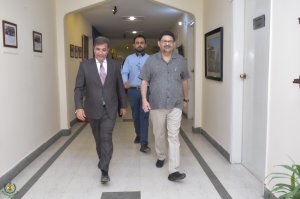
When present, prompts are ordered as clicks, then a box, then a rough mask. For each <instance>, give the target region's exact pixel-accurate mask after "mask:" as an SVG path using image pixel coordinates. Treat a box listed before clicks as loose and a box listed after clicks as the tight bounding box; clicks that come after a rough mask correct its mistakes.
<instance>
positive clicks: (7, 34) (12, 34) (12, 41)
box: [2, 20, 18, 48]
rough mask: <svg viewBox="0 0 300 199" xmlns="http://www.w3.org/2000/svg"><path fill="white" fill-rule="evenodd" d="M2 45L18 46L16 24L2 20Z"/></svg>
mask: <svg viewBox="0 0 300 199" xmlns="http://www.w3.org/2000/svg"><path fill="white" fill-rule="evenodd" d="M2 30H3V45H4V46H5V47H11V48H18V34H17V24H14V23H11V22H8V21H4V20H2Z"/></svg>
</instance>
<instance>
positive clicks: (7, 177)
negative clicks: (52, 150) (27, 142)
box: [0, 129, 71, 189]
mask: <svg viewBox="0 0 300 199" xmlns="http://www.w3.org/2000/svg"><path fill="white" fill-rule="evenodd" d="M70 134H71V131H70V130H69V129H62V130H60V131H59V132H58V133H56V134H55V135H54V136H53V137H51V138H50V139H49V140H48V141H47V142H45V143H44V144H42V145H41V146H40V147H38V148H37V149H36V150H34V151H33V152H32V153H31V154H29V155H28V156H27V157H25V158H24V159H23V160H21V161H20V162H19V163H18V164H17V165H16V166H15V167H13V168H12V169H11V170H9V171H8V172H7V173H5V174H4V175H3V176H1V177H0V189H2V188H3V187H4V186H5V185H6V184H7V183H9V182H10V181H11V180H12V179H14V178H15V177H16V176H17V175H18V174H19V173H20V172H21V171H22V170H23V169H24V168H26V167H27V166H28V165H29V164H30V163H31V162H32V161H34V160H35V159H36V158H37V157H38V156H39V155H40V154H42V153H43V152H44V151H45V150H46V149H47V148H48V147H49V146H51V145H52V144H53V143H55V142H56V141H57V140H58V139H59V138H60V137H62V136H67V135H70Z"/></svg>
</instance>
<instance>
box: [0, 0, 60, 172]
mask: <svg viewBox="0 0 300 199" xmlns="http://www.w3.org/2000/svg"><path fill="white" fill-rule="evenodd" d="M0 5H1V6H0V20H6V21H9V22H12V23H15V24H17V34H18V48H7V47H3V41H2V25H1V40H0V60H1V63H0V64H1V65H0V85H2V87H1V92H0V99H1V104H2V106H1V114H0V137H1V139H0V151H1V164H0V176H2V175H3V174H5V173H6V172H7V171H8V170H10V169H11V168H12V167H13V166H15V165H16V164H17V163H18V162H19V161H20V160H22V159H23V158H24V157H26V156H27V155H28V154H30V153H31V152H32V151H34V150H35V149H36V148H37V147H39V146H40V145H41V144H42V143H44V142H45V141H47V140H48V139H49V138H50V137H52V136H53V135H54V134H56V133H57V132H58V131H59V130H60V129H61V128H60V116H61V115H60V114H59V100H58V84H57V67H56V66H57V64H56V37H55V32H56V24H55V18H54V16H55V11H54V10H55V9H54V2H53V1H45V0H42V1H40V0H27V1H25V2H23V1H18V0H11V1H5V0H0ZM33 30H34V31H38V32H40V33H42V39H43V40H42V41H43V52H42V53H37V52H33V44H32V31H33Z"/></svg>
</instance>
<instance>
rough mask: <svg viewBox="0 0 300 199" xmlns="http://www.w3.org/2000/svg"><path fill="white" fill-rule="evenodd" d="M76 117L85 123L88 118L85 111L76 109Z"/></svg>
mask: <svg viewBox="0 0 300 199" xmlns="http://www.w3.org/2000/svg"><path fill="white" fill-rule="evenodd" d="M75 115H76V117H77V118H78V119H79V120H81V121H84V120H85V118H86V116H85V113H84V110H83V109H82V108H80V109H76V111H75Z"/></svg>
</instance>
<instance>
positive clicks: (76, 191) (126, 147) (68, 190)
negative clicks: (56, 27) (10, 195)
mask: <svg viewBox="0 0 300 199" xmlns="http://www.w3.org/2000/svg"><path fill="white" fill-rule="evenodd" d="M80 127H81V128H82V130H80V129H79V128H80ZM182 130H183V132H182V136H180V139H181V171H182V172H185V173H186V174H187V178H186V179H184V180H183V181H180V182H171V181H169V180H168V179H167V176H168V169H167V168H168V164H165V166H164V167H163V168H156V167H155V162H156V155H155V151H154V140H153V134H152V129H150V135H149V142H150V143H149V146H150V147H151V152H150V153H147V154H145V153H141V152H140V151H139V148H140V146H139V145H137V144H134V143H133V140H134V137H135V135H134V133H133V132H134V130H133V124H132V121H131V119H130V118H125V119H124V121H123V120H122V119H120V118H118V120H117V123H116V126H115V129H114V134H113V142H114V153H113V158H112V161H111V165H110V172H109V173H110V177H111V182H109V183H108V184H106V185H103V184H101V183H100V171H99V170H98V168H97V155H96V151H95V142H94V140H93V139H94V138H93V137H92V133H91V129H90V126H89V125H85V124H83V123H77V124H75V125H74V126H73V127H72V134H71V136H67V137H62V138H60V140H58V141H57V142H56V143H55V144H54V146H52V147H50V148H49V149H48V150H47V151H46V152H44V153H45V154H42V155H41V157H39V158H38V159H37V160H36V161H34V162H33V163H32V164H31V165H29V167H28V168H26V169H25V170H24V171H23V172H22V173H20V174H19V175H18V176H17V177H16V178H15V179H14V180H13V181H12V183H15V184H16V186H17V190H20V189H21V187H23V185H24V184H25V183H27V184H26V186H27V188H28V191H27V192H26V191H25V195H24V196H23V197H22V198H25V199H63V198H64V199H100V198H101V199H111V198H114V199H119V198H120V199H127V198H130V199H135V198H136V199H138V198H141V199H202V198H203V199H219V198H236V199H261V198H263V197H262V196H261V195H262V191H263V190H262V185H261V184H260V183H259V182H258V181H257V180H256V179H255V178H254V177H253V176H252V175H251V174H250V173H249V172H248V171H247V170H246V169H245V168H244V167H243V166H241V165H239V164H229V163H228V161H227V160H225V159H224V158H223V156H221V155H220V154H219V152H217V150H216V149H215V148H213V147H212V146H211V144H210V143H209V142H208V141H207V140H206V139H205V138H204V137H203V136H202V135H201V134H195V133H192V131H191V130H192V121H190V120H187V119H186V118H183V121H182ZM74 132H78V136H77V137H76V135H75V134H76V133H75V134H74ZM72 136H73V138H75V139H74V140H72V139H71V137H72ZM183 138H184V139H183ZM68 140H69V142H70V145H68V146H67V147H66V149H65V150H64V151H63V152H62V153H61V155H59V156H58V158H57V159H56V160H55V161H54V162H53V164H50V165H49V168H48V167H47V168H46V169H45V172H44V173H40V175H41V177H40V178H39V179H38V180H37V181H36V183H34V184H33V183H32V184H33V185H32V186H31V185H30V181H32V179H33V178H32V179H31V180H29V179H30V177H31V176H34V173H35V172H36V170H38V169H39V168H40V167H42V166H41V165H42V164H44V163H45V162H46V161H47V159H49V157H50V156H51V153H52V154H53V153H55V151H56V150H58V148H61V146H63V144H64V143H66V142H67V141H68ZM186 141H187V142H186ZM187 143H188V144H187ZM191 143H192V144H191ZM55 145H56V146H55ZM191 145H193V146H194V148H193V149H192V151H193V150H194V151H193V152H194V155H193V153H192V152H191V150H190V148H191ZM193 146H192V147H193ZM52 148H56V149H52ZM51 151H52V152H51ZM195 154H196V156H195ZM197 154H198V157H200V158H203V161H204V162H202V163H201V160H200V162H198V161H199V158H196V157H197ZM43 156H44V157H43ZM199 163H200V164H199ZM206 163H207V166H206V167H205V164H206ZM203 164H204V166H203ZM39 165H40V166H39ZM210 169H211V171H212V173H209V172H207V170H210ZM36 173H39V172H36ZM218 180H219V181H220V182H221V183H219V184H218ZM24 181H26V182H24ZM216 181H217V183H216ZM214 185H215V186H214ZM223 186H224V190H223V189H222V188H223ZM104 192H109V193H106V194H107V195H105V194H103V193H104ZM110 192H129V194H132V197H125V196H123V197H122V196H121V197H117V198H116V197H114V196H113V194H118V193H110ZM111 194H112V195H111ZM119 194H121V193H119ZM134 195H136V196H137V197H134ZM0 198H6V196H4V195H3V194H2V193H1V194H0ZM16 198H17V197H16Z"/></svg>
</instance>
